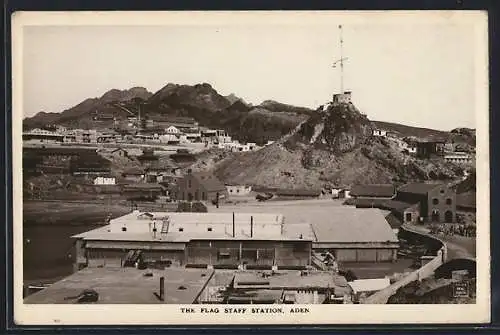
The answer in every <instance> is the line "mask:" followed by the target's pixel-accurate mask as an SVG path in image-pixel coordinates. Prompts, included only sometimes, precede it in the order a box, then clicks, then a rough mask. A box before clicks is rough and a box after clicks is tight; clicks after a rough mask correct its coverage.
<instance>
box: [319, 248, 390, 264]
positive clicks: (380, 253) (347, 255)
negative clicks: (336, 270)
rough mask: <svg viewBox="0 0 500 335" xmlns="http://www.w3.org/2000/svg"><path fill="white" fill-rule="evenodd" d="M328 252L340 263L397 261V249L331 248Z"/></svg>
mask: <svg viewBox="0 0 500 335" xmlns="http://www.w3.org/2000/svg"><path fill="white" fill-rule="evenodd" d="M322 250H326V251H329V252H330V253H332V255H334V256H335V259H336V260H337V261H340V262H371V263H374V262H392V261H395V260H396V259H397V248H331V249H328V248H326V249H322Z"/></svg>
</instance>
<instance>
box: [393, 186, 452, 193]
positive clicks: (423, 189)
mask: <svg viewBox="0 0 500 335" xmlns="http://www.w3.org/2000/svg"><path fill="white" fill-rule="evenodd" d="M440 186H445V185H444V184H442V183H432V184H426V183H410V184H406V185H403V186H401V187H400V188H399V189H398V192H406V193H414V194H421V195H425V194H427V193H429V192H430V191H432V190H433V189H435V188H437V187H440Z"/></svg>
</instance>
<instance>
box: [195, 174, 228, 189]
mask: <svg viewBox="0 0 500 335" xmlns="http://www.w3.org/2000/svg"><path fill="white" fill-rule="evenodd" d="M191 174H192V176H193V177H194V178H196V180H198V183H200V185H202V186H203V188H205V190H206V191H207V192H217V191H226V186H224V183H222V182H221V181H220V180H219V179H217V177H215V176H214V175H213V174H211V173H209V172H192V173H191Z"/></svg>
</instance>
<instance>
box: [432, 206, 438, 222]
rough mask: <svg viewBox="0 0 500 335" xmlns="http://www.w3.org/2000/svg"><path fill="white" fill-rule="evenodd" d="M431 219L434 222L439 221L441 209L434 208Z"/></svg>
mask: <svg viewBox="0 0 500 335" xmlns="http://www.w3.org/2000/svg"><path fill="white" fill-rule="evenodd" d="M431 221H432V222H439V211H438V210H437V209H433V210H432V214H431Z"/></svg>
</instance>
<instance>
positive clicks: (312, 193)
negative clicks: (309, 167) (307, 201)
mask: <svg viewBox="0 0 500 335" xmlns="http://www.w3.org/2000/svg"><path fill="white" fill-rule="evenodd" d="M320 194H321V191H320V190H300V189H278V190H277V191H276V195H278V196H280V195H282V196H283V195H285V196H298V197H300V196H303V197H318V196H319V195H320Z"/></svg>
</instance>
